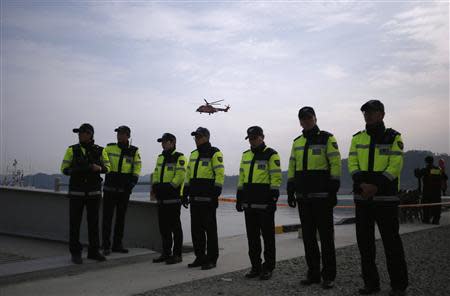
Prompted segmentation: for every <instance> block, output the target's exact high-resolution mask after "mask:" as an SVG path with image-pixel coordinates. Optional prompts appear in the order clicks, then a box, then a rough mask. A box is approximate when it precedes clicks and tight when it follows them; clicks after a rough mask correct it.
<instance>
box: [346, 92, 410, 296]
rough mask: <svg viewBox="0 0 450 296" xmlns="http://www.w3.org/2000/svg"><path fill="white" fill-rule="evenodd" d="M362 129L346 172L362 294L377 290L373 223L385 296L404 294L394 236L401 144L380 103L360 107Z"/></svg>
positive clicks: (401, 258)
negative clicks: (350, 187)
mask: <svg viewBox="0 0 450 296" xmlns="http://www.w3.org/2000/svg"><path fill="white" fill-rule="evenodd" d="M361 111H362V112H363V114H364V120H365V122H366V129H365V130H363V131H360V132H358V133H356V134H355V135H353V138H352V144H351V147H350V153H349V157H348V168H349V171H350V174H351V176H352V179H353V192H354V201H355V204H356V238H357V242H358V248H359V251H360V254H361V266H362V276H363V279H364V288H362V289H360V290H359V293H360V294H363V295H368V294H373V293H377V292H378V291H379V290H380V278H379V275H378V270H377V266H376V264H375V252H376V249H375V222H376V223H377V225H378V229H379V231H380V234H381V239H382V240H383V245H384V252H385V255H386V263H387V269H388V272H389V277H390V280H391V288H392V290H391V291H390V295H405V293H406V292H405V290H406V288H407V286H408V272H407V267H406V261H405V255H404V251H403V245H402V241H401V238H400V235H399V232H398V231H399V222H398V205H399V198H398V197H397V193H398V189H399V184H400V181H399V178H400V173H401V170H402V167H403V142H402V138H401V136H400V133H398V132H397V131H395V130H393V129H391V128H386V127H385V125H384V122H383V118H384V114H385V113H384V105H383V104H382V103H381V102H380V101H378V100H370V101H368V102H366V103H365V104H364V105H362V107H361Z"/></svg>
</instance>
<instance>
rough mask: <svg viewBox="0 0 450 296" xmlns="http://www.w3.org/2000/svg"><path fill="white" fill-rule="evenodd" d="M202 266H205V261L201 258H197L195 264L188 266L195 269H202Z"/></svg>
mask: <svg viewBox="0 0 450 296" xmlns="http://www.w3.org/2000/svg"><path fill="white" fill-rule="evenodd" d="M202 265H203V260H202V259H200V258H199V257H197V258H195V260H194V262H192V263H189V264H188V267H189V268H193V267H200V266H202Z"/></svg>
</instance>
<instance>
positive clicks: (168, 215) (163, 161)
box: [151, 133, 187, 264]
mask: <svg viewBox="0 0 450 296" xmlns="http://www.w3.org/2000/svg"><path fill="white" fill-rule="evenodd" d="M157 141H158V142H159V143H161V145H162V148H163V152H162V153H161V154H160V155H158V159H157V160H156V167H155V170H154V171H153V175H152V191H151V195H152V196H153V197H156V200H157V202H158V222H159V231H160V233H161V238H162V245H163V252H162V254H161V256H160V257H158V258H155V259H153V262H155V263H159V262H166V264H176V263H179V262H181V261H182V257H181V250H182V247H183V230H182V228H181V221H180V210H181V192H182V190H183V186H184V177H185V175H186V165H187V163H186V158H185V157H184V155H183V153H180V152H177V151H176V142H177V139H176V138H175V136H174V135H172V134H170V133H165V134H163V135H162V137H161V138H159V139H158V140H157ZM186 207H187V205H186ZM172 245H173V252H172Z"/></svg>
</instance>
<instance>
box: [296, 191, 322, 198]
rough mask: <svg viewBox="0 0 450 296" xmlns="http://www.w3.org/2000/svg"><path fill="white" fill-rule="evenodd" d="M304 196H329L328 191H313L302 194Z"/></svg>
mask: <svg viewBox="0 0 450 296" xmlns="http://www.w3.org/2000/svg"><path fill="white" fill-rule="evenodd" d="M301 197H303V198H328V192H311V193H305V194H302V195H301Z"/></svg>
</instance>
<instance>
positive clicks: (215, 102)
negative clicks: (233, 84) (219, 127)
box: [210, 100, 223, 104]
mask: <svg viewBox="0 0 450 296" xmlns="http://www.w3.org/2000/svg"><path fill="white" fill-rule="evenodd" d="M222 101H223V100H218V101H214V102H211V103H210V104H217V103H219V102H222Z"/></svg>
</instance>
